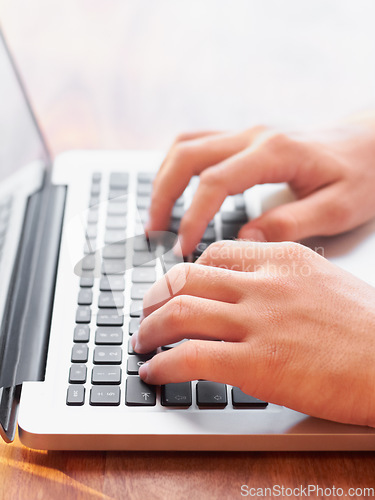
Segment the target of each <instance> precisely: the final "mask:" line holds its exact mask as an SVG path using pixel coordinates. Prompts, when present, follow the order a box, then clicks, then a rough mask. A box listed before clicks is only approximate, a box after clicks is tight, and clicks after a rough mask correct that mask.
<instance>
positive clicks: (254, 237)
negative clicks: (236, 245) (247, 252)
mask: <svg viewBox="0 0 375 500" xmlns="http://www.w3.org/2000/svg"><path fill="white" fill-rule="evenodd" d="M240 238H243V239H245V240H250V241H267V240H266V237H265V235H264V233H263V231H261V230H260V229H258V228H256V227H254V228H251V229H250V228H249V229H246V230H243V231H241V233H240Z"/></svg>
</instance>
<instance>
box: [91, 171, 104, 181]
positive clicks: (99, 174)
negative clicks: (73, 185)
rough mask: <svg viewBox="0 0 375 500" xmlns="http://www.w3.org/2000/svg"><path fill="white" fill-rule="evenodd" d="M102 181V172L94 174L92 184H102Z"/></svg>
mask: <svg viewBox="0 0 375 500" xmlns="http://www.w3.org/2000/svg"><path fill="white" fill-rule="evenodd" d="M101 179H102V174H101V173H100V172H94V173H93V174H92V182H93V184H94V183H98V182H100V181H101Z"/></svg>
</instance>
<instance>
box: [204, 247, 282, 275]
mask: <svg viewBox="0 0 375 500" xmlns="http://www.w3.org/2000/svg"><path fill="white" fill-rule="evenodd" d="M282 253H283V252H282V248H281V247H280V244H277V245H276V244H275V243H259V242H255V241H238V240H223V241H216V242H215V243H212V244H211V245H210V246H209V247H208V248H207V249H206V250H205V251H204V252H203V253H202V255H201V256H200V257H199V258H198V259H197V261H196V263H195V265H197V264H198V265H201V266H208V268H209V269H212V268H213V267H218V268H220V269H221V270H224V271H227V272H228V271H229V274H228V276H233V274H231V273H234V276H237V278H236V280H239V283H241V284H242V280H240V277H242V276H243V275H242V274H241V273H238V272H236V271H243V272H258V271H260V270H263V269H264V268H265V267H266V264H269V263H274V262H277V261H279V260H280V258H281V257H282ZM245 279H248V276H247V277H246V278H245Z"/></svg>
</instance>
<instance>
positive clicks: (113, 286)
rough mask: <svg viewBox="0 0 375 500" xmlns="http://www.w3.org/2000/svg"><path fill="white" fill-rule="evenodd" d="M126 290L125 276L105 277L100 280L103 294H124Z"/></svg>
mask: <svg viewBox="0 0 375 500" xmlns="http://www.w3.org/2000/svg"><path fill="white" fill-rule="evenodd" d="M124 289H125V280H124V278H123V276H116V275H114V276H103V278H102V279H101V280H100V291H101V292H111V291H112V292H122V291H124Z"/></svg>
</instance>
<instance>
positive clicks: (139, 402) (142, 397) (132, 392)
mask: <svg viewBox="0 0 375 500" xmlns="http://www.w3.org/2000/svg"><path fill="white" fill-rule="evenodd" d="M125 404H126V405H127V406H155V404H156V388H155V386H152V385H148V384H145V382H143V380H141V379H140V378H139V377H128V378H127V380H126V394H125Z"/></svg>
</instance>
